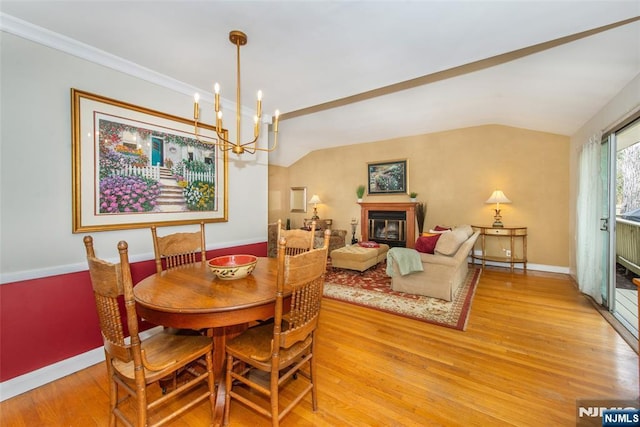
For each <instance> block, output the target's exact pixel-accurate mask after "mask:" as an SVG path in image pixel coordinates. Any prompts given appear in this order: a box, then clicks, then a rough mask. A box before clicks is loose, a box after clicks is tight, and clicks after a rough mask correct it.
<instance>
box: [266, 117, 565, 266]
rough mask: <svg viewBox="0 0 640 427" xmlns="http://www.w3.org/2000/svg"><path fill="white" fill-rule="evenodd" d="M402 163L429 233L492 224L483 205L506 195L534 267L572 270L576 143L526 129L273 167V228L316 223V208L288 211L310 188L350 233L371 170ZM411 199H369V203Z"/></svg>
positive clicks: (324, 212)
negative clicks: (295, 193) (294, 193)
mask: <svg viewBox="0 0 640 427" xmlns="http://www.w3.org/2000/svg"><path fill="white" fill-rule="evenodd" d="M395 159H408V175H409V176H408V187H409V188H408V189H409V191H416V192H417V193H419V195H418V201H421V202H425V203H426V204H427V217H426V220H425V229H428V228H431V227H434V226H435V225H456V224H465V223H470V224H491V223H492V222H493V210H492V206H493V205H487V204H485V203H484V202H485V200H486V199H487V198H488V197H489V196H490V195H491V192H492V191H493V190H494V189H496V188H499V189H501V190H503V191H504V192H505V194H506V195H507V197H509V198H510V199H511V200H512V201H513V203H512V204H509V205H504V206H503V210H502V214H503V222H504V224H505V225H506V226H527V227H528V228H529V239H528V256H529V262H530V263H532V264H539V265H542V266H545V267H552V269H553V267H559V268H561V269H563V270H566V269H567V268H568V266H569V240H570V233H569V230H568V224H569V206H568V203H569V168H568V165H569V138H568V137H566V136H561V135H554V134H549V133H543V132H534V131H530V130H526V129H518V128H512V127H506V126H498V125H488V126H479V127H473V128H465V129H457V130H452V131H447V132H440V133H434V134H427V135H419V136H414V137H407V138H399V139H393V140H388V141H379V142H372V143H366V144H358V145H351V146H346V147H337V148H331V149H326V150H319V151H315V152H312V153H310V154H308V155H307V156H305V157H304V158H302V159H300V160H299V161H298V162H296V163H295V164H293V165H292V166H290V167H289V168H282V167H273V166H271V167H270V168H269V222H274V221H277V219H278V218H282V219H283V221H284V220H285V219H286V218H291V222H292V226H294V227H297V226H299V225H300V224H301V223H302V219H303V218H305V217H306V218H308V217H310V216H311V207H309V209H308V211H307V214H298V213H290V212H289V209H288V189H289V187H291V186H294V187H300V186H306V187H307V192H308V198H310V197H311V195H312V194H318V195H319V196H320V198H321V199H322V201H323V202H324V203H323V204H322V205H320V206H319V207H318V211H319V216H320V217H321V218H332V219H333V220H334V227H333V228H339V229H346V230H350V226H349V222H350V221H351V218H358V219H359V216H360V207H359V205H358V204H357V203H356V194H355V190H356V187H357V186H358V184H366V182H367V163H368V162H378V161H387V160H395ZM408 199H409V198H408V196H407V195H389V196H367V195H365V201H368V202H372V201H390V202H393V201H408ZM349 233H350V232H349ZM358 234H359V233H358ZM358 234H357V235H356V236H358ZM531 267H533V268H535V265H532V266H531ZM545 269H546V268H545Z"/></svg>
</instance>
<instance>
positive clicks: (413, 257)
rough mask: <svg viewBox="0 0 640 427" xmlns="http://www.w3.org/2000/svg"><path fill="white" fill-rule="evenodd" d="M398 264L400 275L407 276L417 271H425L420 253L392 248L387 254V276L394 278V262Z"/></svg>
mask: <svg viewBox="0 0 640 427" xmlns="http://www.w3.org/2000/svg"><path fill="white" fill-rule="evenodd" d="M393 260H395V261H396V263H398V269H399V270H400V275H402V276H406V275H407V274H409V273H413V272H416V271H424V268H423V267H422V261H421V260H420V253H419V252H418V251H416V250H415V249H410V248H391V249H389V251H388V252H387V276H390V277H393V268H392V266H391V264H392V261H393Z"/></svg>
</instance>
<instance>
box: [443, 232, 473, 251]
mask: <svg viewBox="0 0 640 427" xmlns="http://www.w3.org/2000/svg"><path fill="white" fill-rule="evenodd" d="M468 238H469V237H468V236H467V233H466V232H465V231H464V230H452V231H447V232H446V233H442V235H441V236H440V238H439V239H438V242H437V243H436V247H435V252H437V253H439V254H441V255H447V256H452V255H455V254H456V252H457V251H458V249H459V248H460V246H461V245H462V244H463V243H464V242H465V240H467V239H468Z"/></svg>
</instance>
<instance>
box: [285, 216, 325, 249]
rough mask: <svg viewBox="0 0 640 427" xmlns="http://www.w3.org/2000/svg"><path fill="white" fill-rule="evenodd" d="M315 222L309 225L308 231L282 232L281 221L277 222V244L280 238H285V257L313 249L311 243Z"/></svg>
mask: <svg viewBox="0 0 640 427" xmlns="http://www.w3.org/2000/svg"><path fill="white" fill-rule="evenodd" d="M315 230H316V222H315V221H313V222H312V223H311V229H310V230H302V229H299V230H284V229H283V228H282V220H280V219H279V220H278V242H280V239H281V238H283V237H284V238H285V239H286V242H287V247H286V251H285V252H286V255H297V254H299V253H302V252H307V251H310V250H311V249H313V243H314V240H315V235H316V231H315Z"/></svg>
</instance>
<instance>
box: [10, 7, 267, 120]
mask: <svg viewBox="0 0 640 427" xmlns="http://www.w3.org/2000/svg"><path fill="white" fill-rule="evenodd" d="M0 31H3V32H5V33H9V34H13V35H15V36H18V37H21V38H23V39H26V40H29V41H32V42H34V43H38V44H41V45H43V46H47V47H50V48H52V49H56V50H59V51H61V52H64V53H67V54H69V55H72V56H75V57H77V58H80V59H84V60H86V61H89V62H92V63H94V64H99V65H102V66H104V67H108V68H111V69H113V70H115V71H119V72H121V73H125V74H128V75H130V76H133V77H136V78H139V79H141V80H145V81H147V82H150V83H153V84H156V85H158V86H161V87H164V88H167V89H171V90H173V91H175V92H178V93H182V94H184V95H187V96H189V97H192V96H193V94H194V93H196V92H198V93H200V99H201V101H204V102H208V103H210V104H213V103H214V97H213V93H210V92H209V91H207V90H203V89H201V88H197V87H195V86H192V85H189V84H186V83H184V82H182V81H180V80H176V79H174V78H172V77H169V76H166V75H164V74H161V73H158V72H156V71H153V70H151V69H149V68H146V67H143V66H141V65H139V64H136V63H135V62H132V61H129V60H126V59H123V58H120V57H119V56H116V55H113V54H111V53H109V52H105V51H103V50H100V49H97V48H95V47H93V46H90V45H88V44H85V43H82V42H79V41H78V40H75V39H72V38H71V37H67V36H64V35H62V34H59V33H56V32H53V31H50V30H47V29H46V28H42V27H39V26H37V25H34V24H32V23H30V22H27V21H24V20H22V19H19V18H16V17H14V16H11V15H7V14H6V13H2V12H0ZM220 101H221V103H222V106H223V108H225V109H229V110H231V111H235V108H236V107H235V105H236V104H235V102H231V101H229V100H227V99H224V98H222V99H221V100H220ZM189 107H191V106H190V105H189ZM241 113H242V115H243V116H247V117H253V115H254V114H255V111H254V110H252V109H250V108H246V107H244V106H242V108H241ZM263 123H267V124H269V123H271V118H270V117H267V118H264V119H263Z"/></svg>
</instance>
